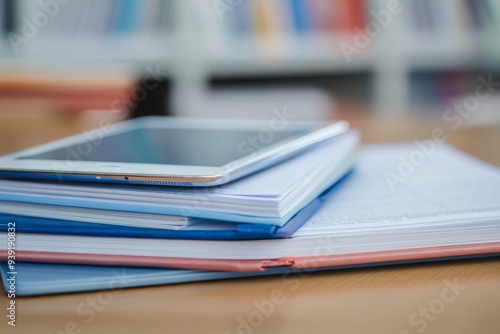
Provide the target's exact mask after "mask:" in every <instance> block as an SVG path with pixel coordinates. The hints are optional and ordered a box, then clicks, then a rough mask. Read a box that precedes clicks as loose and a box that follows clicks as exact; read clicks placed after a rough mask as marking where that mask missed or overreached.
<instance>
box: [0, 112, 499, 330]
mask: <svg viewBox="0 0 500 334" xmlns="http://www.w3.org/2000/svg"><path fill="white" fill-rule="evenodd" d="M348 118H349V117H348ZM350 121H351V122H352V123H353V124H355V125H356V126H358V127H360V128H361V129H362V130H363V134H364V138H365V141H367V142H380V141H387V140H388V141H393V140H414V139H420V140H422V139H425V138H428V137H429V136H430V132H429V131H432V130H433V129H434V128H436V127H444V125H443V124H439V123H433V122H428V121H423V120H411V121H409V120H408V119H398V118H384V119H379V118H371V117H351V118H350ZM2 124H4V125H5V124H7V123H5V122H0V130H2V129H1V127H2ZM55 124H56V127H55V128H54V132H50V131H49V130H48V128H47V127H45V131H49V132H50V136H57V129H58V128H60V126H61V124H60V123H57V122H56V123H55ZM12 126H13V125H12V122H11V123H9V127H10V130H9V131H10V134H11V137H12V136H19V138H23V145H25V146H29V145H32V144H34V143H36V142H37V141H40V140H41V139H39V138H36V136H30V133H29V129H30V126H28V125H26V123H25V122H23V125H22V126H20V127H18V128H17V130H16V131H13V130H12ZM67 131H69V130H68V129H67V128H66V129H62V130H61V129H60V133H61V134H62V133H64V134H66V132H67ZM0 132H1V131H0ZM448 135H449V136H448V141H449V142H450V143H452V144H453V145H455V146H457V147H459V148H461V149H463V150H465V151H466V152H468V153H471V154H473V155H476V156H478V157H480V158H482V159H484V160H487V161H489V162H490V163H493V164H496V165H497V166H500V146H499V143H500V127H499V126H494V125H491V126H488V127H476V128H462V129H457V130H450V131H449V132H448ZM50 136H48V137H50ZM48 137H47V138H48ZM27 138H29V139H27ZM11 140H12V142H13V143H14V142H15V138H11ZM2 145H4V146H3V147H2V149H3V151H4V152H3V153H6V152H5V151H9V150H10V148H9V146H8V144H6V142H5V141H2ZM13 146H16V147H15V148H16V149H19V148H20V147H17V146H19V145H18V144H17V145H16V144H15V143H14V144H13ZM104 293H108V292H105V291H101V292H88V293H77V294H66V295H56V296H45V297H31V298H22V297H18V298H17V299H16V302H17V321H16V324H17V325H16V327H15V328H13V327H11V326H8V325H7V319H6V317H5V314H6V307H7V303H8V299H7V298H6V296H5V295H2V296H1V297H0V304H1V309H2V310H3V311H1V312H0V313H3V314H4V315H3V316H2V318H3V320H2V321H1V322H0V333H54V334H56V333H58V334H59V333H134V334H136V333H196V334H198V333H220V334H224V333H228V334H232V333H245V334H252V333H287V334H291V333H370V334H377V333H383V334H402V333H411V334H413V333H453V334H460V333H481V334H489V333H491V334H499V333H500V259H499V258H490V259H480V260H463V261H448V262H441V263H426V264H413V265H398V266H384V267H375V268H370V269H350V270H337V271H329V272H323V273H319V272H318V273H314V274H310V275H308V276H307V277H306V276H304V277H299V276H297V277H293V278H290V277H288V278H285V277H282V276H273V277H260V278H248V279H237V280H225V281H215V282H202V283H189V284H178V285H171V286H160V287H146V288H135V289H128V290H115V291H111V292H109V293H108V294H107V295H106V297H108V299H107V300H106V303H105V304H103V303H99V302H98V301H99V300H101V301H102V300H103V299H102V297H103V294H104ZM276 293H279V294H280V296H281V297H280V298H279V300H277V299H275V302H274V303H273V302H272V296H274V294H276ZM110 296H111V297H110ZM96 301H97V302H96ZM93 302H96V304H93ZM89 305H94V306H93V308H92V307H90V306H89ZM79 310H80V311H79ZM82 310H86V311H85V312H82ZM91 310H93V311H91Z"/></svg>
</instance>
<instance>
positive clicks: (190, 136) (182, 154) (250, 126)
mask: <svg viewBox="0 0 500 334" xmlns="http://www.w3.org/2000/svg"><path fill="white" fill-rule="evenodd" d="M348 129H349V124H348V123H347V122H345V121H341V122H335V123H322V122H319V123H318V122H305V123H302V122H301V123H299V122H290V121H288V120H280V119H278V118H276V119H271V120H270V121H262V122H261V121H229V120H194V119H185V118H174V117H143V118H139V119H134V120H129V121H125V122H121V123H118V124H114V125H110V126H108V127H103V128H100V129H96V130H92V131H90V132H86V133H82V134H79V135H76V136H73V137H69V138H65V139H61V140H57V141H54V142H51V143H48V144H44V145H41V146H37V147H34V148H31V149H27V150H23V151H20V152H17V153H13V154H9V155H6V156H3V157H1V158H0V176H3V177H16V178H41V179H57V180H67V181H85V182H89V181H94V182H120V183H134V184H136V183H142V184H155V185H176V186H213V185H219V184H224V183H227V182H229V181H232V180H235V179H238V178H240V177H242V176H245V175H248V174H250V173H253V172H256V171H258V170H261V169H263V168H266V167H268V166H271V165H273V164H276V163H278V162H280V161H283V160H284V159H286V158H289V157H291V156H293V155H294V154H298V153H299V152H300V151H301V150H303V149H306V148H307V147H310V146H311V145H314V144H317V143H319V142H322V141H325V140H328V139H331V138H333V137H335V136H337V135H339V134H341V133H344V132H346V131H347V130H348Z"/></svg>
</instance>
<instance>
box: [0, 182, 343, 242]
mask: <svg viewBox="0 0 500 334" xmlns="http://www.w3.org/2000/svg"><path fill="white" fill-rule="evenodd" d="M349 174H350V173H348V174H347V175H345V176H343V177H342V178H341V179H340V180H339V181H337V182H336V183H335V184H334V185H332V186H331V187H330V188H328V189H327V190H326V191H324V192H323V193H322V194H321V195H320V196H318V197H317V198H316V199H314V200H313V201H312V202H310V203H309V204H308V205H306V206H305V207H304V208H302V209H301V210H299V211H298V212H297V213H296V214H295V215H294V216H293V217H292V218H291V219H290V220H289V221H288V222H287V223H286V224H285V225H283V226H282V227H279V226H276V225H272V224H256V223H232V222H224V223H222V222H218V221H213V222H216V223H218V224H219V225H222V226H224V228H223V229H217V230H196V229H184V230H183V229H180V230H165V229H154V228H140V227H129V226H117V225H109V224H96V223H85V222H79V221H70V220H60V219H50V218H41V217H30V216H21V215H12V214H5V213H1V212H0V231H3V232H7V228H8V223H9V222H16V232H17V233H38V234H64V235H88V236H107V237H129V238H130V237H131V238H155V239H193V240H248V239H272V238H288V237H290V236H291V235H292V234H294V233H295V232H296V231H297V230H298V229H299V228H300V227H301V226H302V225H304V223H305V222H306V221H307V220H308V219H309V218H310V217H311V216H312V215H313V214H314V213H315V212H316V211H317V210H318V208H319V207H320V206H321V205H322V204H323V202H324V201H325V199H326V198H328V197H329V196H330V195H331V194H332V193H333V192H334V191H335V188H336V185H338V184H339V183H340V182H342V181H343V180H344V179H345V178H346V177H347V176H348V175H349ZM205 221H207V222H209V221H210V220H205Z"/></svg>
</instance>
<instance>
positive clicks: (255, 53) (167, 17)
mask: <svg viewBox="0 0 500 334" xmlns="http://www.w3.org/2000/svg"><path fill="white" fill-rule="evenodd" d="M14 3H15V4H14ZM0 27H1V29H2V32H1V36H2V39H1V44H0V71H2V70H4V69H13V68H14V69H15V68H30V69H34V70H36V69H47V68H49V69H51V70H53V71H57V70H59V71H62V72H64V71H67V69H68V68H70V67H73V68H81V69H82V71H87V69H88V70H89V71H90V70H91V69H95V70H96V71H100V69H101V68H105V67H107V66H110V67H115V68H118V69H121V68H123V70H124V71H129V72H133V73H135V74H136V75H137V76H144V75H148V71H147V70H146V68H148V67H149V69H151V67H153V68H161V75H162V76H164V77H166V79H167V80H169V81H170V82H172V84H173V89H172V91H171V94H172V99H171V100H172V101H173V104H174V105H175V106H176V107H174V111H176V112H177V113H181V114H182V109H183V107H182V106H183V105H184V104H185V102H186V100H191V99H196V98H198V97H199V96H204V95H205V94H208V93H209V92H211V91H212V90H214V89H218V88H220V87H228V86H241V87H243V88H244V87H247V86H252V85H262V86H266V85H272V86H279V85H284V86H290V85H294V84H298V85H300V84H301V83H303V82H307V84H308V85H317V86H319V87H320V88H322V89H325V90H327V91H328V92H329V93H331V94H332V96H334V97H335V98H339V99H342V98H346V99H348V100H352V101H354V102H357V101H359V102H360V103H363V104H366V105H370V106H374V108H373V109H375V110H376V111H379V112H384V111H387V110H398V111H400V112H404V111H406V110H410V109H415V107H417V109H418V108H423V109H425V108H431V107H432V106H443V105H445V104H446V103H447V102H446V103H445V102H443V101H445V100H446V101H451V100H454V99H455V100H456V99H459V98H460V97H461V96H466V95H467V94H470V93H471V89H472V92H473V89H474V82H475V80H476V78H477V76H478V75H488V74H490V73H493V74H494V75H495V78H497V76H496V75H497V74H498V73H500V43H498V36H499V35H500V2H499V1H496V0H420V1H414V0H413V1H412V0H401V1H400V2H398V1H395V0H215V1H213V0H198V1H196V0H147V1H138V0H39V1H38V0H36V1H35V0H16V1H14V0H0ZM346 53H347V55H346ZM149 74H150V73H149ZM344 83H345V84H344ZM345 85H347V86H348V87H349V89H345V87H344V86H345ZM443 87H444V88H443ZM450 87H451V88H450Z"/></svg>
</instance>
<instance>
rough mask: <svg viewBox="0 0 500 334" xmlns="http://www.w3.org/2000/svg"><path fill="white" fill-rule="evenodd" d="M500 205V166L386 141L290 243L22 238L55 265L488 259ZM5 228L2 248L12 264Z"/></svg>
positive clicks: (24, 252)
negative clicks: (467, 257)
mask: <svg viewBox="0 0 500 334" xmlns="http://www.w3.org/2000/svg"><path fill="white" fill-rule="evenodd" d="M422 145H424V146H422ZM425 145H426V146H425ZM422 147H425V149H422ZM498 198H500V172H499V170H498V168H495V167H492V166H489V165H487V164H485V163H483V162H481V161H478V160H476V159H474V158H471V157H469V156H467V155H465V154H464V153H461V152H459V151H457V150H455V149H452V148H451V147H449V146H447V145H445V144H436V142H433V143H429V142H427V143H424V144H422V143H420V144H419V145H416V144H414V143H410V144H382V145H374V146H367V147H365V148H364V149H363V151H362V152H361V155H360V158H359V162H358V164H357V167H356V169H355V170H354V172H353V173H352V175H351V176H350V177H349V178H347V179H346V180H345V181H344V182H342V183H341V184H339V186H338V188H337V189H335V191H334V192H333V193H332V195H331V196H329V197H328V198H327V199H326V201H325V203H324V204H323V205H322V206H321V207H320V208H319V209H318V210H317V211H316V212H315V213H314V215H313V216H312V217H311V218H310V219H308V220H307V222H305V224H304V225H303V226H302V227H301V228H299V229H298V230H297V232H295V233H294V234H293V235H292V236H291V237H290V238H287V239H267V240H243V241H232V240H165V239H158V238H157V239H146V238H125V237H114V236H100V237H97V236H82V235H56V234H40V233H21V234H19V235H17V249H16V257H17V259H18V261H34V262H48V263H50V262H53V263H75V264H77V263H79V264H99V265H119V266H148V267H163V268H182V269H196V270H216V271H242V272H253V271H260V270H268V269H269V268H274V267H284V268H324V267H335V266H345V265H368V264H377V263H387V262H398V261H428V260H432V259H440V258H450V257H461V256H481V255H484V256H486V255H491V254H499V253H500V202H499V201H498ZM3 230H4V232H2V233H1V234H0V249H1V250H2V252H1V254H2V258H3V259H5V258H6V256H7V243H6V240H7V234H6V232H5V231H6V230H5V229H3Z"/></svg>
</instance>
